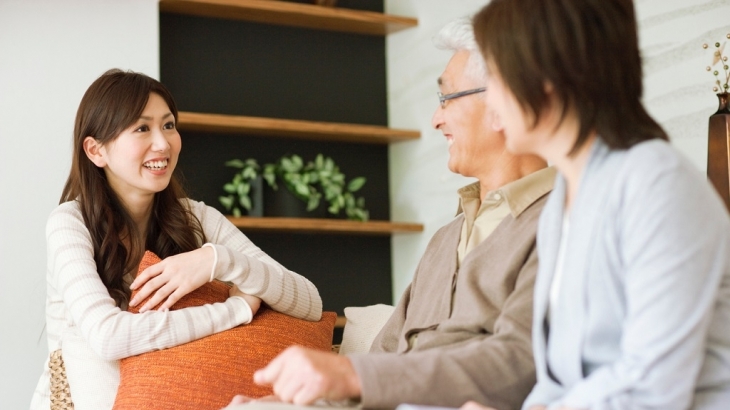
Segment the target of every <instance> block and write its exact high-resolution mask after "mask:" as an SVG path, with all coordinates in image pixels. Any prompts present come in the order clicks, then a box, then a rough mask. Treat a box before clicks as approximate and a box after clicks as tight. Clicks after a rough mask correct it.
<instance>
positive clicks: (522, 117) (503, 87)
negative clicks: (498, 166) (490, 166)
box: [486, 65, 537, 155]
mask: <svg viewBox="0 0 730 410" xmlns="http://www.w3.org/2000/svg"><path fill="white" fill-rule="evenodd" d="M486 98H487V107H488V110H490V111H491V112H488V114H491V115H493V116H494V121H495V122H494V127H495V128H498V129H499V128H501V129H502V131H503V132H504V136H505V139H506V147H507V149H508V150H509V151H510V152H511V153H513V154H515V155H520V154H536V153H537V152H535V148H536V147H535V146H534V144H535V141H534V140H533V139H532V138H531V137H534V136H533V135H531V134H532V131H533V130H531V129H530V128H531V127H530V126H531V124H532V121H531V120H532V118H531V116H528V115H527V114H526V113H525V112H524V110H523V109H522V107H520V105H519V103H518V102H517V99H516V98H515V96H514V94H512V91H511V90H510V89H509V88H508V87H507V84H505V83H504V81H503V80H502V76H501V75H500V74H499V72H498V71H497V69H496V67H493V66H491V65H490V66H489V76H488V79H487V96H486Z"/></svg>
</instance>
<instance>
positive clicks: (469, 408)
mask: <svg viewBox="0 0 730 410" xmlns="http://www.w3.org/2000/svg"><path fill="white" fill-rule="evenodd" d="M459 410H497V409H495V408H494V407H487V406H482V405H481V404H479V403H477V402H475V401H468V402H466V403H464V404H463V405H462V406H461V407H460V408H459ZM530 410H532V409H530Z"/></svg>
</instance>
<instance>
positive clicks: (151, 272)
mask: <svg viewBox="0 0 730 410" xmlns="http://www.w3.org/2000/svg"><path fill="white" fill-rule="evenodd" d="M214 258H215V250H213V249H212V248H210V247H203V248H200V249H196V250H194V251H190V252H185V253H181V254H178V255H174V256H170V257H167V258H165V260H163V261H162V262H159V263H156V264H154V265H152V266H150V267H148V268H147V269H145V270H143V271H142V273H140V274H139V275H137V277H136V278H135V279H134V282H132V285H131V288H132V290H134V289H137V288H139V292H138V293H137V294H136V295H135V297H134V299H132V300H131V301H130V302H129V306H135V305H137V303H139V302H141V301H143V300H145V298H147V297H148V296H149V295H152V293H154V295H153V296H152V297H151V298H150V300H148V301H147V303H145V304H144V306H142V308H141V309H139V312H140V313H143V312H146V311H148V310H150V309H152V308H153V307H155V306H157V304H159V303H161V302H163V301H164V303H162V305H161V306H160V308H159V310H167V309H169V308H170V307H171V306H172V305H174V304H175V302H177V301H178V300H180V298H182V297H183V296H185V295H187V294H188V293H190V292H192V291H194V290H195V289H197V288H199V287H201V286H203V285H204V284H206V283H208V282H209V281H210V276H211V275H210V274H211V269H212V267H213V260H214ZM140 287H141V288H140ZM250 304H251V303H250V302H249V305H250Z"/></svg>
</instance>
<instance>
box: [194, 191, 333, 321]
mask: <svg viewBox="0 0 730 410" xmlns="http://www.w3.org/2000/svg"><path fill="white" fill-rule="evenodd" d="M190 203H191V209H192V210H193V212H194V213H195V215H196V216H197V217H198V219H199V220H200V221H201V223H202V224H203V229H204V231H205V235H206V238H207V240H208V241H209V242H210V243H211V244H213V246H214V247H215V249H216V253H217V255H218V263H217V265H216V269H215V277H216V279H219V280H222V281H227V282H233V283H234V284H235V285H236V286H238V288H239V289H240V290H241V291H242V292H244V293H247V294H250V295H254V296H257V297H260V298H261V299H262V300H263V301H264V302H266V304H267V305H269V306H271V308H272V309H274V310H277V311H279V312H282V313H285V314H288V315H291V316H294V317H298V318H301V319H306V320H312V321H316V320H319V319H320V318H321V317H322V299H321V298H320V296H319V292H318V291H317V288H316V287H315V286H314V284H313V283H312V282H311V281H309V280H308V279H307V278H305V277H303V276H301V275H299V274H297V273H295V272H292V271H290V270H289V269H287V268H285V267H284V266H282V265H281V264H280V263H278V262H276V261H275V260H274V259H273V258H271V257H270V256H269V255H267V254H266V253H265V252H264V251H262V250H261V249H260V248H259V247H258V246H256V245H255V244H254V243H253V242H251V240H250V239H248V237H246V235H244V234H243V233H242V232H241V231H240V230H239V229H238V228H237V227H235V226H234V225H233V224H232V223H231V222H230V221H228V219H226V218H225V217H224V216H223V215H222V214H221V213H220V212H218V211H217V210H215V209H214V208H211V207H209V206H206V205H205V204H203V203H201V202H195V201H190Z"/></svg>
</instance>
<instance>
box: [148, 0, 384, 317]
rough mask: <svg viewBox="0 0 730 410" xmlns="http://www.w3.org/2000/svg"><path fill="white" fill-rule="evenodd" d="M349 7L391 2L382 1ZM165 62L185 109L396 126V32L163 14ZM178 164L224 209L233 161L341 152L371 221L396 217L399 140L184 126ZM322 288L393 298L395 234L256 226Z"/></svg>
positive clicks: (254, 235) (196, 192)
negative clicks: (391, 152) (391, 56)
mask: <svg viewBox="0 0 730 410" xmlns="http://www.w3.org/2000/svg"><path fill="white" fill-rule="evenodd" d="M338 6H340V7H346V8H356V9H363V10H370V11H381V12H382V7H383V2H382V1H373V0H341V2H340V3H339V4H338ZM160 47H161V50H160V55H161V61H160V71H161V80H162V82H163V83H164V84H165V85H167V86H168V87H169V88H170V91H171V92H172V94H173V95H174V97H175V99H176V101H177V104H178V109H180V110H181V111H193V112H209V113H220V114H234V115H248V116H262V117H274V118H291V119H303V120H313V121H330V122H344V123H356V124H374V125H387V122H388V121H387V120H388V119H387V99H386V83H385V39H384V38H383V37H376V36H364V35H357V34H345V33H335V32H327V31H318V30H310V29H299V28H291V27H285V26H276V25H264V24H256V23H249V22H244V21H234V20H230V21H229V20H223V19H213V18H203V17H192V16H184V15H176V14H165V13H162V14H161V15H160ZM181 135H182V139H183V150H182V154H181V158H180V164H179V167H178V169H179V170H180V171H181V172H182V174H183V176H184V180H185V184H186V187H187V188H188V191H189V193H190V194H191V197H192V198H194V199H198V200H202V201H204V202H206V203H207V204H208V205H211V206H213V207H216V208H218V209H219V210H222V208H221V206H220V205H219V203H218V196H219V195H222V194H223V190H222V187H223V184H224V183H226V182H228V181H230V179H231V176H232V174H233V169H231V168H226V167H225V166H224V165H223V163H224V162H225V161H227V160H229V159H232V158H239V159H246V158H255V159H257V160H258V161H259V163H266V162H273V161H275V160H277V159H278V158H279V157H281V156H282V155H289V154H292V153H295V154H298V155H300V156H302V157H303V158H304V159H305V160H310V159H314V157H315V156H316V155H317V154H318V153H322V154H324V155H326V156H330V157H332V158H333V159H334V160H335V162H336V163H337V164H338V165H339V167H340V169H341V171H342V172H343V173H344V174H345V175H346V176H347V178H348V180H349V179H351V178H354V177H356V176H365V177H366V178H367V183H366V184H365V186H364V187H363V189H362V190H361V191H359V192H358V194H359V195H361V196H364V197H365V201H366V206H367V208H368V209H369V210H370V216H371V219H378V220H387V219H389V218H390V211H389V197H388V147H387V146H384V145H368V144H347V143H338V142H320V141H306V140H297V139H284V138H281V139H279V138H264V137H256V136H245V135H231V134H215V133H199V132H182V133H181ZM244 233H245V234H246V235H248V236H249V237H250V238H251V239H252V240H253V241H254V243H256V244H257V245H258V246H259V247H261V249H263V250H264V251H265V252H267V253H268V254H269V255H271V256H272V257H273V258H274V259H276V260H278V261H280V262H281V263H282V264H284V265H285V266H287V267H289V268H290V269H292V270H294V271H296V272H298V273H300V274H302V275H304V276H306V277H307V278H309V279H310V280H311V281H312V282H313V283H314V284H315V285H316V286H317V288H318V289H319V291H320V294H321V295H322V298H323V302H324V307H325V309H326V310H330V311H336V312H338V313H339V314H342V313H343V312H342V310H343V309H344V308H345V307H346V306H364V305H370V304H375V303H390V301H391V289H392V287H391V272H390V269H391V267H390V266H391V253H390V237H387V236H348V235H314V234H302V233H262V232H246V231H245V230H244Z"/></svg>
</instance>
